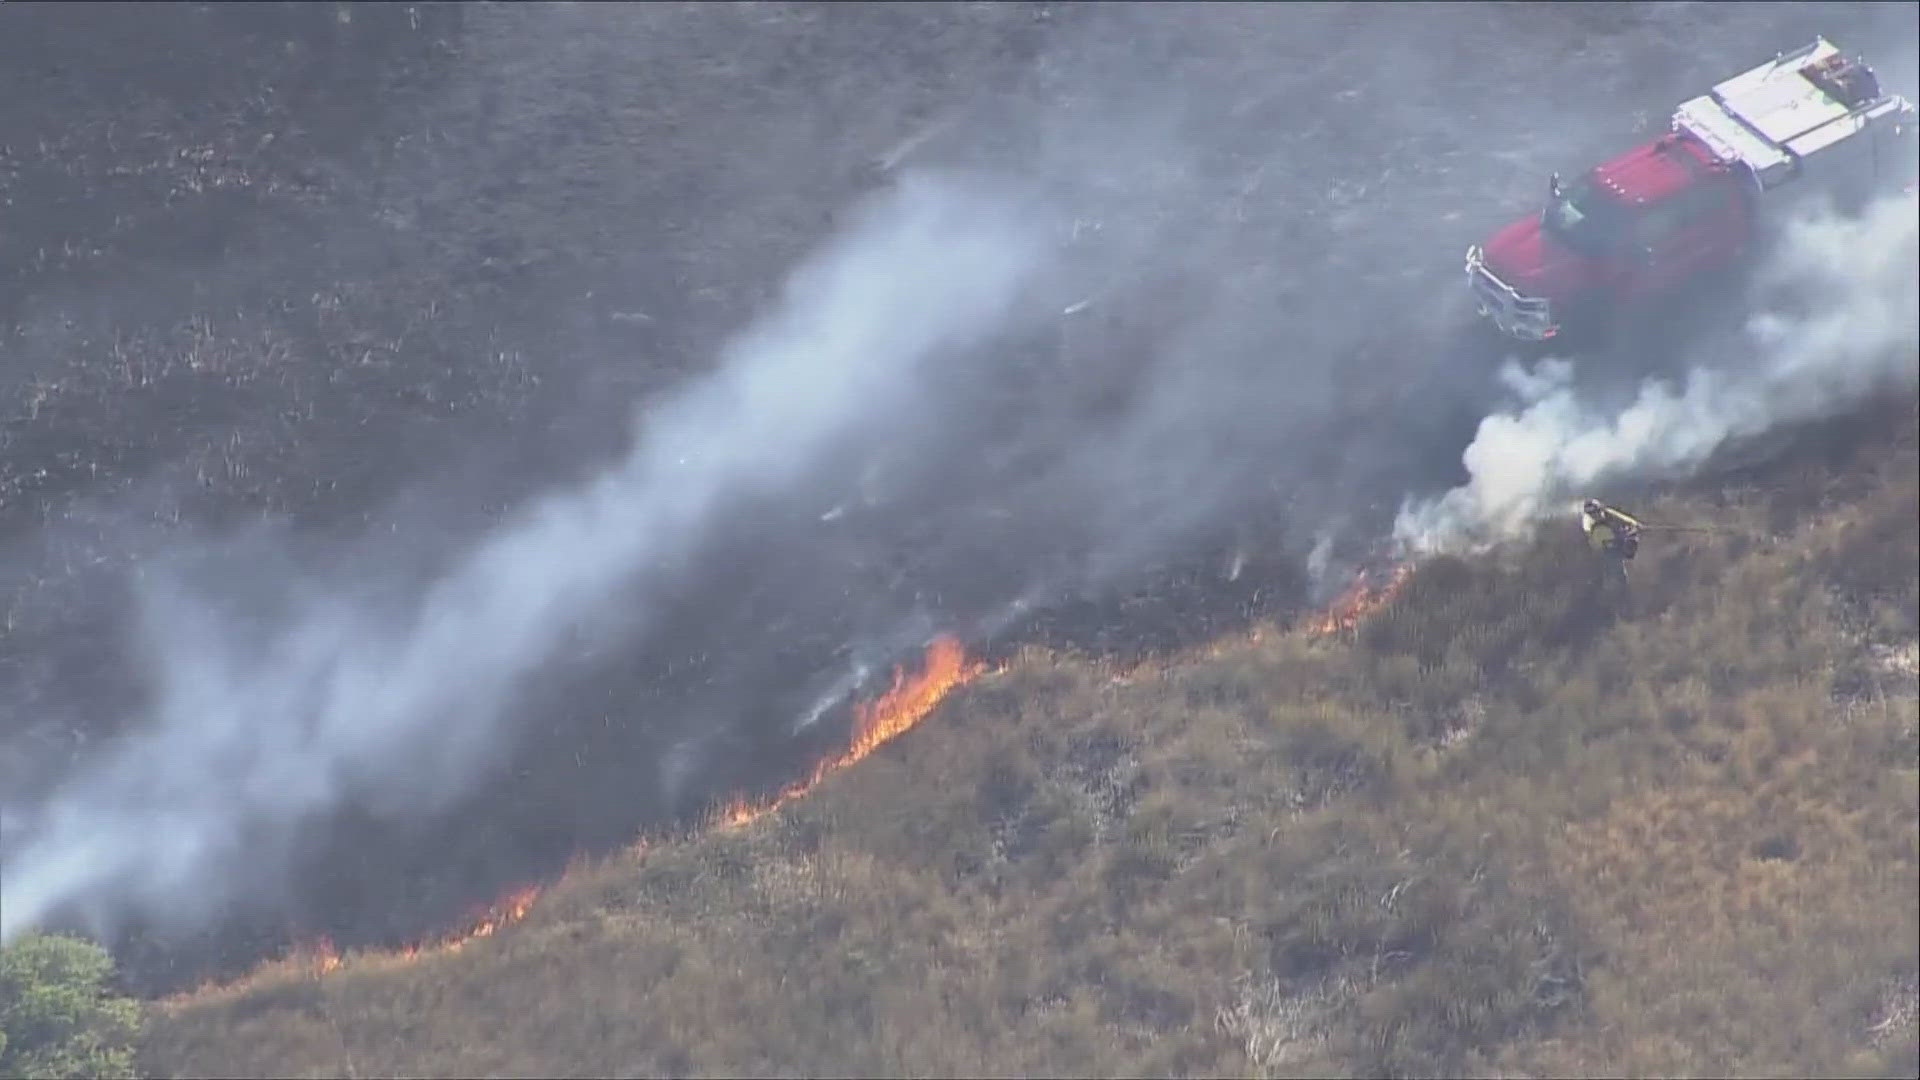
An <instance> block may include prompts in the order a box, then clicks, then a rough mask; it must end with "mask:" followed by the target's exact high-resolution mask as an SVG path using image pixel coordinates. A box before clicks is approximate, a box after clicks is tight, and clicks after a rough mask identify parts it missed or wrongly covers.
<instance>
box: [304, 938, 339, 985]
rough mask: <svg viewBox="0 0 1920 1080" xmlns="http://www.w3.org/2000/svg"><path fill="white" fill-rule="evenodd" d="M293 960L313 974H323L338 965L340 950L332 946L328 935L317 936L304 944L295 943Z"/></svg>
mask: <svg viewBox="0 0 1920 1080" xmlns="http://www.w3.org/2000/svg"><path fill="white" fill-rule="evenodd" d="M293 960H294V961H295V962H296V963H297V964H299V965H300V966H301V967H304V968H306V969H308V970H309V971H311V972H313V974H315V975H325V974H327V973H328V972H330V971H336V970H338V969H339V967H340V950H338V949H336V948H334V947H333V939H332V938H330V937H325V936H322V937H317V938H315V939H313V940H312V941H311V942H308V943H306V944H304V945H296V946H294V950H293Z"/></svg>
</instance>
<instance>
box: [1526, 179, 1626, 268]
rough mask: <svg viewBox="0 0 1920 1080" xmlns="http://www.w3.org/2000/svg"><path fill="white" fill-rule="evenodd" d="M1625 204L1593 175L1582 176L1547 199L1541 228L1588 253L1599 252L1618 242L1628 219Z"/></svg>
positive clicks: (1541, 217)
mask: <svg viewBox="0 0 1920 1080" xmlns="http://www.w3.org/2000/svg"><path fill="white" fill-rule="evenodd" d="M1621 211H1622V207H1621V206H1620V204H1619V203H1618V202H1616V201H1615V200H1614V199H1613V198H1612V197H1611V196H1610V195H1608V194H1607V192H1606V191H1605V190H1604V189H1603V188H1601V187H1600V186H1599V185H1598V184H1595V183H1594V182H1593V178H1592V177H1590V176H1583V177H1581V178H1579V179H1578V180H1575V181H1574V182H1573V183H1572V184H1570V185H1568V186H1567V187H1566V188H1565V189H1564V190H1563V191H1561V192H1560V194H1559V195H1558V196H1556V197H1554V198H1552V199H1549V200H1548V201H1547V208H1546V210H1545V211H1543V212H1542V213H1541V215H1540V227H1541V228H1543V229H1545V230H1546V231H1547V232H1549V233H1552V234H1553V236H1554V238H1555V239H1558V240H1560V241H1561V242H1563V243H1565V244H1566V245H1567V246H1568V247H1570V248H1573V249H1574V250H1575V251H1578V252H1581V253H1582V254H1586V255H1599V254H1603V253H1604V252H1606V251H1607V250H1608V249H1610V248H1611V247H1613V246H1614V245H1615V244H1616V243H1618V242H1619V239H1620V236H1621V235H1622V233H1623V232H1624V230H1625V228H1626V225H1627V221H1626V215H1625V214H1624V213H1622V212H1621Z"/></svg>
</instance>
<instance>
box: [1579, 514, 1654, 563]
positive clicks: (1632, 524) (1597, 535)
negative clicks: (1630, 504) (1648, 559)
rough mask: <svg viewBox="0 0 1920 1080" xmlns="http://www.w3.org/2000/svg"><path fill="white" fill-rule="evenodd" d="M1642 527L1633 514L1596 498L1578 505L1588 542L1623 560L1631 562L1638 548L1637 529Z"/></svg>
mask: <svg viewBox="0 0 1920 1080" xmlns="http://www.w3.org/2000/svg"><path fill="white" fill-rule="evenodd" d="M1645 527H1646V526H1644V525H1642V524H1640V522H1639V520H1638V519H1636V518H1634V517H1633V516H1632V515H1629V514H1626V513H1622V512H1621V511H1619V510H1615V509H1614V508H1613V507H1611V506H1608V505H1606V504H1604V503H1602V502H1601V501H1600V500H1599V499H1588V500H1587V501H1586V502H1584V503H1581V504H1580V528H1581V530H1582V531H1583V532H1585V533H1586V534H1587V544H1588V545H1589V546H1590V547H1592V548H1593V550H1595V551H1598V552H1601V553H1602V554H1606V555H1611V556H1613V557H1614V558H1616V559H1619V560H1620V561H1621V562H1622V563H1626V562H1629V561H1631V560H1632V559H1633V556H1634V553H1635V552H1637V551H1639V550H1640V530H1641V529H1643V528H1645ZM1622 569H1624V567H1622Z"/></svg>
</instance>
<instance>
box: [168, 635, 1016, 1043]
mask: <svg viewBox="0 0 1920 1080" xmlns="http://www.w3.org/2000/svg"><path fill="white" fill-rule="evenodd" d="M983 670H985V665H982V664H978V663H973V662H970V661H968V659H967V655H966V649H965V648H964V647H963V646H962V645H961V644H960V641H959V639H958V638H954V637H950V636H947V635H942V636H940V637H937V638H935V639H934V640H933V641H932V643H930V644H929V645H928V646H927V652H926V658H925V660H924V662H923V663H922V665H921V671H920V674H918V675H916V676H914V677H912V678H908V677H907V674H906V671H905V670H904V669H902V668H895V669H894V672H893V686H892V688H891V689H889V690H888V691H887V692H886V693H885V694H882V695H881V696H880V697H878V698H876V699H874V700H873V701H871V702H868V703H866V704H863V705H860V706H858V707H856V709H855V712H854V724H853V740H852V742H851V743H849V744H848V746H847V748H846V749H845V750H843V751H841V752H840V753H839V754H838V755H836V756H834V757H831V758H827V759H824V760H822V761H820V762H819V763H817V764H816V765H815V766H814V767H813V771H812V773H811V774H809V776H808V777H807V779H806V780H804V781H800V782H797V783H794V784H790V785H788V786H787V787H786V788H785V789H783V790H782V791H780V792H779V793H778V794H777V795H775V796H773V797H772V798H769V799H766V800H764V801H761V802H758V803H754V802H748V801H746V800H745V799H742V800H739V801H737V802H734V803H732V804H731V805H729V806H728V807H727V808H726V809H724V810H722V811H721V812H720V813H719V814H718V815H717V820H718V822H719V823H720V824H724V825H739V824H744V823H746V822H749V821H752V820H753V819H754V818H757V817H759V816H760V815H762V814H764V813H766V812H767V811H769V810H772V809H774V808H775V807H778V806H779V805H780V804H781V803H784V802H786V801H787V800H788V799H791V798H794V797H796V796H799V795H802V794H804V793H805V792H807V791H808V790H809V789H811V788H812V787H813V786H814V785H815V784H818V783H819V782H820V781H821V780H822V779H823V778H825V777H826V775H827V774H828V773H830V772H832V771H834V770H835V769H838V768H840V767H841V766H843V765H851V764H853V763H854V762H856V761H859V760H860V759H861V758H864V757H866V756H867V755H868V754H871V753H873V752H874V751H875V750H877V749H879V748H880V747H881V746H882V745H884V744H885V743H887V742H888V741H890V740H892V739H894V738H895V737H897V736H899V735H900V734H901V733H902V732H904V731H906V730H907V729H908V728H911V727H913V726H914V725H915V724H917V723H919V722H920V721H921V720H922V719H924V718H925V717H926V715H927V714H928V713H930V712H932V711H933V709H934V706H936V705H938V704H940V702H941V700H942V699H944V698H945V697H946V696H947V694H948V693H949V692H951V691H952V690H953V689H954V688H955V687H957V686H959V685H961V684H962V683H964V682H966V681H968V680H969V679H972V678H973V677H974V676H976V675H978V674H980V672H981V671H983ZM647 847H648V841H647V839H646V838H645V837H642V838H640V839H639V840H636V841H635V842H634V844H633V848H632V850H633V851H634V852H635V853H644V852H645V851H646V849H647ZM578 861H579V860H578V859H576V862H578ZM539 898H540V886H538V885H526V886H522V887H520V888H517V889H515V890H513V891H512V892H509V893H507V894H506V895H505V896H503V897H501V898H500V899H499V900H497V901H495V902H494V903H493V904H490V905H488V906H487V907H485V908H482V909H480V910H479V911H478V912H476V913H475V914H474V915H472V916H471V917H470V919H469V921H468V922H467V924H466V929H464V930H461V931H459V932H456V933H453V934H449V935H446V936H444V937H440V938H436V939H433V940H430V941H428V942H425V943H418V944H413V945H407V946H405V947H402V948H399V949H389V950H381V951H373V952H367V953H360V954H356V955H355V957H354V962H355V963H356V964H359V963H363V962H364V963H372V964H376V965H378V964H392V963H411V962H412V961H414V960H417V959H419V958H420V957H421V955H423V954H426V953H456V952H459V951H460V950H461V949H464V948H465V947H466V946H467V945H468V944H469V943H471V942H473V941H476V940H478V939H480V938H485V937H492V936H493V935H494V934H496V933H498V932H499V931H501V930H502V929H504V928H506V927H508V926H511V925H513V924H514V923H517V922H519V921H520V920H522V919H524V918H526V916H527V912H528V911H530V910H531V909H532V908H533V905H534V903H535V902H536V901H537V900H538V899H539ZM341 964H342V959H341V956H340V954H339V952H338V950H336V949H335V948H334V945H333V942H332V941H331V940H330V939H328V938H325V937H320V938H315V939H313V940H312V941H309V942H304V943H301V944H298V945H296V946H294V948H293V951H292V952H291V953H290V954H289V956H288V957H287V958H286V959H284V960H279V961H269V962H267V963H266V964H263V965H261V967H259V968H258V969H256V970H254V971H253V972H252V973H251V974H248V975H246V976H245V977H243V978H241V979H239V980H238V981H236V982H232V983H226V984H224V985H221V984H214V985H208V986H203V987H201V988H200V989H198V990H194V991H189V992H187V993H185V994H181V995H177V996H176V997H174V998H171V999H169V1002H170V1003H171V1004H176V1005H177V1004H185V1003H191V1002H193V1001H196V1000H204V999H206V998H208V997H210V996H222V997H224V996H227V995H231V994H235V993H240V992H243V991H245V990H248V989H251V988H252V987H254V986H256V985H258V984H259V983H261V982H262V981H263V980H264V979H266V978H268V977H270V976H273V975H276V974H279V973H284V972H285V971H287V970H288V969H289V967H292V968H293V969H294V970H304V971H309V972H312V973H314V974H316V975H325V974H328V973H330V972H333V971H337V970H339V968H340V967H341Z"/></svg>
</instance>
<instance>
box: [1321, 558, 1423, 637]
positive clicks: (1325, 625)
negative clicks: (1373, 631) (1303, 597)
mask: <svg viewBox="0 0 1920 1080" xmlns="http://www.w3.org/2000/svg"><path fill="white" fill-rule="evenodd" d="M1412 576H1413V564H1412V563H1410V562H1403V563H1401V564H1399V565H1398V566H1395V567H1394V568H1393V570H1392V572H1390V573H1389V574H1388V575H1387V579H1386V580H1385V581H1383V582H1381V583H1380V584H1379V585H1377V586H1376V585H1374V584H1373V583H1372V581H1371V580H1370V578H1369V576H1368V573H1367V571H1365V570H1362V571H1360V572H1359V573H1358V574H1355V575H1354V578H1353V584H1351V585H1349V586H1347V590H1346V591H1345V592H1343V593H1341V594H1340V595H1339V597H1338V598H1336V599H1335V600H1334V602H1333V603H1331V604H1329V605H1327V609H1326V610H1325V611H1323V612H1321V613H1320V616H1319V618H1317V619H1315V620H1314V621H1313V622H1311V623H1309V624H1307V629H1308V630H1309V631H1310V632H1312V633H1314V634H1316V635H1321V636H1326V635H1330V634H1347V633H1352V632H1353V631H1354V630H1356V629H1358V628H1359V626H1360V621H1361V620H1362V619H1365V618H1366V617H1367V616H1368V615H1371V614H1373V613H1374V612H1376V611H1378V610H1380V609H1381V608H1383V607H1385V606H1386V605H1387V604H1389V603H1391V602H1392V601H1393V598H1394V597H1396V596H1398V595H1400V590H1401V589H1402V588H1404V587H1405V586H1406V584H1407V579H1408V578H1409V577H1412Z"/></svg>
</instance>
